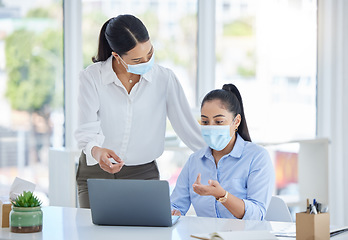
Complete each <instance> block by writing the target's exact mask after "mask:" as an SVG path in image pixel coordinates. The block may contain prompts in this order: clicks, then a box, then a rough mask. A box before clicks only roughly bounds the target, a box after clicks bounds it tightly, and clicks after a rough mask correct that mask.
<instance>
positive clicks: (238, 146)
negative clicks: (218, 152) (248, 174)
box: [201, 133, 246, 159]
mask: <svg viewBox="0 0 348 240" xmlns="http://www.w3.org/2000/svg"><path fill="white" fill-rule="evenodd" d="M236 136H237V140H236V142H235V144H234V146H233V149H232V151H231V152H230V153H229V154H228V155H230V156H231V157H233V158H237V159H240V157H241V156H242V154H243V150H244V146H245V143H246V141H245V140H244V139H243V138H242V137H241V136H240V135H239V134H238V133H236ZM203 157H205V158H207V159H209V158H213V159H214V157H213V155H212V152H211V149H210V147H209V146H208V147H206V149H205V151H202V156H201V158H203Z"/></svg>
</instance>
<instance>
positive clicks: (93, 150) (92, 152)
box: [91, 146, 99, 159]
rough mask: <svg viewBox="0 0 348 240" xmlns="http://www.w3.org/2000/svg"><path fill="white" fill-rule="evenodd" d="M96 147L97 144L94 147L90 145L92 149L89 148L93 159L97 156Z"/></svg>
mask: <svg viewBox="0 0 348 240" xmlns="http://www.w3.org/2000/svg"><path fill="white" fill-rule="evenodd" d="M98 149H99V147H98V146H94V147H92V149H91V155H92V157H93V158H94V159H97V158H96V157H97V155H96V154H97V151H98Z"/></svg>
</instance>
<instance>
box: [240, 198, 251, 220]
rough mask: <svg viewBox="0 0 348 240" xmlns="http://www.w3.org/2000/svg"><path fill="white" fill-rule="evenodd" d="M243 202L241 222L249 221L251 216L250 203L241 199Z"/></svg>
mask: <svg viewBox="0 0 348 240" xmlns="http://www.w3.org/2000/svg"><path fill="white" fill-rule="evenodd" d="M242 200H243V202H244V216H243V218H242V219H243V220H250V217H251V215H252V213H251V212H252V211H251V208H252V206H250V204H251V203H250V202H249V201H247V200H245V199H242Z"/></svg>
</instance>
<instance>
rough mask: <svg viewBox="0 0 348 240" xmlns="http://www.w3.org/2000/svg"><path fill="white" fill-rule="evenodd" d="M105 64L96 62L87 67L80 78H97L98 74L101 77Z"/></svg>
mask: <svg viewBox="0 0 348 240" xmlns="http://www.w3.org/2000/svg"><path fill="white" fill-rule="evenodd" d="M103 64H105V62H96V63H93V64H91V65H89V66H87V67H86V68H85V69H83V70H82V71H81V72H80V77H88V76H95V75H96V74H99V75H100V73H101V69H102V66H103Z"/></svg>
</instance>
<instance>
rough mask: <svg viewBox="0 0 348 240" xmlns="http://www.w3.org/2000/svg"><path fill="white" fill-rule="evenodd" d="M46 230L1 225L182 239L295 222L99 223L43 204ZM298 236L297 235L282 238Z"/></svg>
mask: <svg viewBox="0 0 348 240" xmlns="http://www.w3.org/2000/svg"><path fill="white" fill-rule="evenodd" d="M43 213H44V215H43V231H42V232H40V233H30V234H19V233H12V232H10V229H9V228H0V239H16V240H21V239H33V240H34V239H39V240H40V239H43V240H63V239H69V240H70V239H71V240H74V239H81V240H89V239H93V240H95V239H116V238H117V239H127V240H133V239H145V240H146V239H151V240H157V239H158V240H167V239H168V240H179V239H193V238H190V235H191V234H203V233H212V232H219V231H254V230H256V231H257V230H261V231H262V230H268V231H272V230H274V231H279V229H280V228H283V227H288V226H291V225H294V223H279V222H267V221H243V220H235V219H218V218H203V217H189V216H187V217H181V218H180V219H179V221H178V223H177V224H175V225H174V226H173V227H125V226H97V225H94V224H93V223H92V220H91V212H90V210H89V209H80V208H64V207H44V208H43ZM347 237H348V234H347V233H345V234H341V235H338V236H336V237H334V238H332V239H335V240H340V239H347ZM279 239H287V240H289V239H290V240H291V239H295V238H279Z"/></svg>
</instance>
